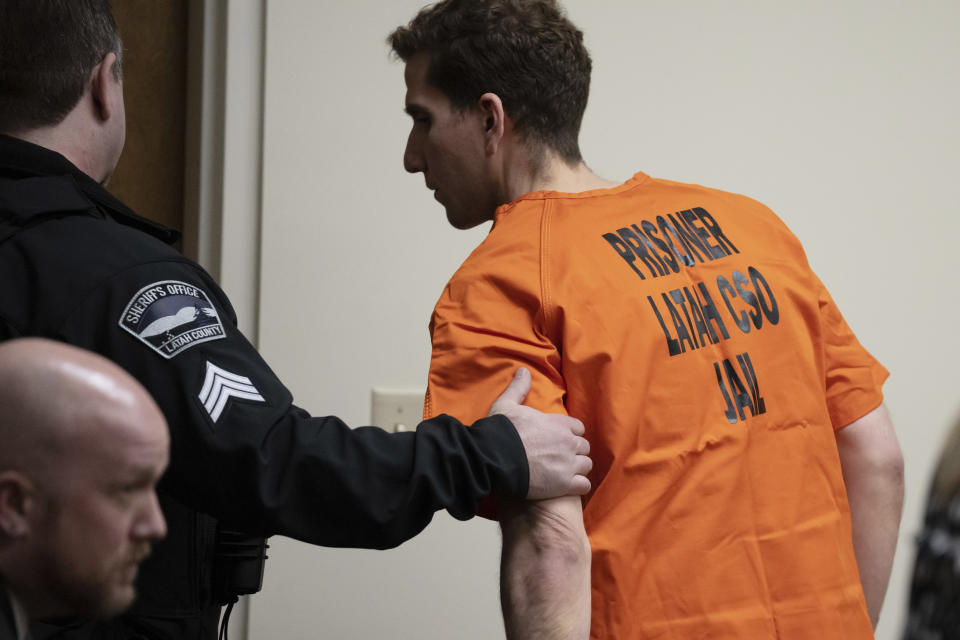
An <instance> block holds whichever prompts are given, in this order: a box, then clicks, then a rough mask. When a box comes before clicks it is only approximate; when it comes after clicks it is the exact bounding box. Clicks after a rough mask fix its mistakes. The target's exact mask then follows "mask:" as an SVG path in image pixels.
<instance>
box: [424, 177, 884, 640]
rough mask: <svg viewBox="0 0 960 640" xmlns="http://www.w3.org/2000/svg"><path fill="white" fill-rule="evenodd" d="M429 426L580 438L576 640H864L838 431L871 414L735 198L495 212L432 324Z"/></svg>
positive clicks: (837, 351)
mask: <svg viewBox="0 0 960 640" xmlns="http://www.w3.org/2000/svg"><path fill="white" fill-rule="evenodd" d="M430 328H431V335H432V341H433V354H432V358H431V363H430V373H429V383H428V391H427V398H426V403H425V412H424V413H425V415H426V416H427V417H430V416H434V415H436V414H439V413H449V414H452V415H456V416H458V417H459V418H460V419H461V420H464V421H466V422H470V421H472V420H475V419H477V418H479V417H481V416H483V415H485V414H486V412H487V410H488V408H489V405H490V403H491V402H492V400H493V399H494V398H495V397H496V396H497V395H498V394H499V393H500V391H501V390H502V389H503V388H504V387H505V386H506V385H507V383H508V382H509V380H510V378H511V376H512V375H513V373H514V371H515V369H516V368H517V366H519V365H524V366H526V367H529V368H530V369H531V370H532V372H533V388H532V391H531V393H530V395H529V397H528V400H527V402H528V404H530V405H531V406H533V407H536V408H538V409H541V410H544V411H550V412H566V413H568V414H570V415H572V416H575V417H577V418H579V419H580V420H582V421H583V422H584V424H585V425H586V428H587V437H588V438H589V440H590V443H591V447H592V452H591V455H592V457H593V460H594V464H595V466H594V470H593V472H592V473H591V476H590V480H591V482H592V485H593V490H592V492H591V493H590V495H589V496H587V497H586V499H585V501H584V521H585V524H586V529H587V532H588V535H589V537H590V544H591V547H592V549H593V565H592V566H593V568H592V627H591V638H597V639H603V640H630V639H640V638H644V639H653V638H656V639H658V640H667V639H670V640H691V639H694V638H731V639H738V640H744V639H749V640H754V639H761V638H788V639H803V638H810V639H815V640H827V639H830V638H837V639H841V638H842V639H843V640H854V639H858V638H872V637H873V634H872V630H871V626H870V622H869V619H868V616H867V611H866V605H865V601H864V597H863V592H862V588H861V586H860V581H859V576H858V571H857V565H856V560H855V558H854V553H853V545H852V540H851V524H850V512H849V506H848V503H847V498H846V493H845V490H844V485H843V479H842V475H841V470H840V461H839V457H838V454H837V447H836V442H835V435H834V430H835V429H839V428H841V427H843V426H845V425H847V424H849V423H851V422H853V421H854V420H856V419H857V418H860V417H861V416H863V415H864V414H866V413H868V412H869V411H871V410H872V409H874V408H876V407H877V406H879V405H880V403H881V401H882V395H881V385H882V383H883V381H884V380H885V378H886V376H887V372H886V370H885V369H884V368H883V367H882V366H881V365H880V364H879V363H878V362H877V361H876V360H874V358H872V357H871V356H870V354H869V353H867V352H866V351H865V350H864V349H863V347H861V346H860V344H859V343H858V342H857V339H856V338H855V337H854V335H853V333H852V332H851V330H850V328H849V327H848V326H847V324H846V322H845V321H844V319H843V317H842V316H841V315H840V312H839V311H838V310H837V307H836V306H835V305H834V303H833V300H831V298H830V295H829V294H828V293H827V291H826V289H825V288H824V286H823V285H822V284H821V282H820V281H819V280H818V278H817V277H816V275H814V273H813V272H812V271H811V269H810V267H809V266H808V263H807V259H806V257H805V255H804V252H803V249H802V247H801V245H800V243H799V242H798V240H797V239H796V238H795V237H794V235H793V234H792V233H791V232H790V231H789V230H788V229H787V228H786V226H785V225H784V224H783V223H782V222H781V221H780V220H779V219H778V218H777V217H776V216H775V215H774V214H773V213H772V212H771V211H770V210H769V209H767V208H766V207H764V206H763V205H761V204H759V203H757V202H755V201H753V200H751V199H749V198H746V197H743V196H739V195H733V194H729V193H724V192H721V191H717V190H713V189H707V188H704V187H701V186H695V185H686V184H679V183H675V182H668V181H665V180H657V179H652V178H650V177H649V176H646V175H644V174H642V173H638V174H637V175H635V176H634V177H633V178H632V179H631V180H629V181H628V182H626V183H624V184H622V185H620V186H618V187H614V188H611V189H603V190H596V191H588V192H584V193H576V194H564V193H556V192H537V193H531V194H528V195H525V196H523V197H521V198H519V199H518V200H516V201H514V202H512V203H510V204H508V205H505V206H503V207H501V208H499V209H498V210H497V212H496V216H495V221H494V226H493V229H492V230H491V232H490V234H489V235H488V236H487V238H486V239H485V240H484V241H483V243H482V244H481V245H480V246H479V247H478V248H477V249H476V250H475V251H474V252H473V253H472V254H471V255H470V257H469V258H468V259H467V260H466V262H464V264H463V265H462V266H461V267H460V269H459V270H458V271H457V272H456V273H455V274H454V276H453V277H452V279H451V280H450V282H449V284H448V285H447V287H446V289H445V290H444V291H443V294H442V296H441V297H440V300H439V302H438V303H437V305H436V309H435V311H434V315H433V318H432V320H431V327H430Z"/></svg>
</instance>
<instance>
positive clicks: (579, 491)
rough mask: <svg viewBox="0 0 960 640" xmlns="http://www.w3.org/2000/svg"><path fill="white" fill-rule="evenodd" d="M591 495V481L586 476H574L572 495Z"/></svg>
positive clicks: (571, 488)
mask: <svg viewBox="0 0 960 640" xmlns="http://www.w3.org/2000/svg"><path fill="white" fill-rule="evenodd" d="M588 493H590V481H589V480H587V478H586V476H574V477H573V482H571V483H570V495H572V496H582V495H586V494H588Z"/></svg>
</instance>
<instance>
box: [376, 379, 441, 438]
mask: <svg viewBox="0 0 960 640" xmlns="http://www.w3.org/2000/svg"><path fill="white" fill-rule="evenodd" d="M426 393H427V390H426V389H425V388H423V387H421V388H415V387H413V388H405V389H398V388H389V387H374V388H373V392H372V393H371V394H370V398H371V407H370V419H371V424H373V425H375V426H377V427H380V428H381V429H386V430H387V431H413V430H414V429H416V428H417V425H418V424H420V421H421V420H422V419H423V398H424V396H425V395H426Z"/></svg>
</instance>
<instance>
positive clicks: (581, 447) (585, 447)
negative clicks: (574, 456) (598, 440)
mask: <svg viewBox="0 0 960 640" xmlns="http://www.w3.org/2000/svg"><path fill="white" fill-rule="evenodd" d="M574 450H575V451H576V452H577V453H578V454H580V455H583V456H585V455H587V454H589V453H590V441H589V440H587V439H586V438H581V437H580V436H577V444H576V445H575V449H574Z"/></svg>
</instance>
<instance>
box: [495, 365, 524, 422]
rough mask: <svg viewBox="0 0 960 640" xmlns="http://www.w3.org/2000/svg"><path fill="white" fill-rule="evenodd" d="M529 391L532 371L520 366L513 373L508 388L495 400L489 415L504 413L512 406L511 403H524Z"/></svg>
mask: <svg viewBox="0 0 960 640" xmlns="http://www.w3.org/2000/svg"><path fill="white" fill-rule="evenodd" d="M529 392H530V371H529V370H528V369H526V368H524V367H520V368H519V369H517V371H516V373H514V374H513V380H511V381H510V384H508V385H507V388H506V389H504V390H503V393H501V394H500V396H499V397H498V398H497V399H496V400H494V401H493V405H491V406H490V413H489V415H493V414H495V413H503V412H505V411H506V410H507V409H508V408H510V405H514V404H523V401H524V399H525V398H526V397H527V393H529Z"/></svg>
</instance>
